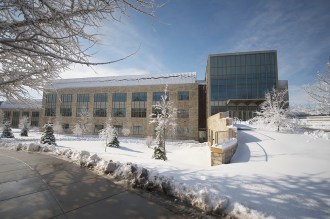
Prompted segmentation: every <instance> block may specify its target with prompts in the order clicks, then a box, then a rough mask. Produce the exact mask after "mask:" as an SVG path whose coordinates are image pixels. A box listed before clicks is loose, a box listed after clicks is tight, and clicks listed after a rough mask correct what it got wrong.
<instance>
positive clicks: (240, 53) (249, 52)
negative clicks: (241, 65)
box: [208, 50, 277, 58]
mask: <svg viewBox="0 0 330 219" xmlns="http://www.w3.org/2000/svg"><path fill="white" fill-rule="evenodd" d="M266 52H267V53H269V52H275V53H277V50H260V51H247V52H229V53H219V54H209V56H208V58H210V57H213V56H228V55H246V54H256V53H266Z"/></svg>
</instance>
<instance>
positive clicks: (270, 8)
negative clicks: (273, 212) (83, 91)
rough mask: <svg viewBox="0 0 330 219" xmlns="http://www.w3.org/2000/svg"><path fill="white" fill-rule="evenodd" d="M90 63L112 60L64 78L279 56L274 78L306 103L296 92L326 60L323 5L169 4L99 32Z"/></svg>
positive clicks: (180, 0)
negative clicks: (241, 55) (247, 55)
mask: <svg viewBox="0 0 330 219" xmlns="http://www.w3.org/2000/svg"><path fill="white" fill-rule="evenodd" d="M98 32H99V34H101V36H100V40H101V41H100V42H101V44H100V45H98V46H97V47H95V48H93V52H96V54H95V56H94V58H93V60H94V61H107V60H109V59H118V58H122V57H124V56H127V55H128V54H130V53H132V52H134V51H136V50H137V49H138V48H139V50H138V52H137V53H136V54H135V55H134V56H132V57H130V58H128V59H126V60H124V61H121V62H118V63H115V64H112V65H107V66H100V67H95V68H94V69H95V71H96V73H95V72H94V71H92V70H91V69H90V68H84V67H81V66H72V69H71V70H70V71H67V72H65V73H63V74H62V77H63V78H72V77H95V76H110V75H132V74H145V73H171V72H189V71H195V72H197V77H198V79H204V77H205V67H206V61H207V57H208V55H209V54H217V53H228V52H244V51H256V50H273V49H276V50H277V54H278V68H279V79H286V80H289V92H290V102H291V103H296V104H302V103H305V102H306V101H307V96H306V95H305V93H304V91H303V90H302V87H303V86H305V85H307V84H311V83H313V82H314V77H315V75H316V73H317V72H318V71H320V72H326V63H327V62H328V57H329V55H330V1H329V0H324V1H323V0H313V1H310V0H308V1H303V0H298V1H294V0H286V1H281V0H276V1H266V0H261V1H253V0H248V1H247V0H228V1H222V0H169V1H167V2H166V4H165V5H164V6H163V7H161V8H159V9H158V10H157V11H156V17H155V18H151V17H146V16H142V15H139V14H137V13H134V12H130V13H129V16H128V17H127V16H121V22H113V21H107V22H105V23H104V26H102V27H101V28H99V30H98Z"/></svg>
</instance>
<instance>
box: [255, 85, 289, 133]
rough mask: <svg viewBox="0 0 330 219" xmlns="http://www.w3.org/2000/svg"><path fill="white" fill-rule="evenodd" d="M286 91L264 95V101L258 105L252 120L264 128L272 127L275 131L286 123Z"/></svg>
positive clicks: (270, 92)
mask: <svg viewBox="0 0 330 219" xmlns="http://www.w3.org/2000/svg"><path fill="white" fill-rule="evenodd" d="M287 92H288V91H287V90H280V91H278V90H276V89H275V88H273V89H272V90H271V91H269V92H266V93H265V101H264V102H263V103H262V104H261V105H260V111H258V112H256V113H257V116H256V117H255V118H254V119H253V120H252V121H254V122H256V123H259V124H260V123H262V125H264V126H274V127H276V129H277V131H279V130H280V127H282V126H285V124H286V122H287V119H288V117H287V112H288V110H287V104H288V101H287Z"/></svg>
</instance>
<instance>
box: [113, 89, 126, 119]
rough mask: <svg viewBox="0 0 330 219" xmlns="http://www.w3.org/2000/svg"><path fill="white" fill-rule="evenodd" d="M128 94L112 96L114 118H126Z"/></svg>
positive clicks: (114, 94)
mask: <svg viewBox="0 0 330 219" xmlns="http://www.w3.org/2000/svg"><path fill="white" fill-rule="evenodd" d="M126 98H127V94H126V93H113V94H112V116H113V117H125V116H126Z"/></svg>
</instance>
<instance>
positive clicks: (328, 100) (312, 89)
mask: <svg viewBox="0 0 330 219" xmlns="http://www.w3.org/2000/svg"><path fill="white" fill-rule="evenodd" d="M328 68H329V70H328V73H327V74H320V73H318V74H317V75H316V83H315V84H314V85H310V86H307V87H305V91H306V92H307V94H308V95H309V96H310V97H311V98H312V99H313V100H314V101H315V103H316V104H317V107H318V108H319V109H320V111H321V112H322V113H324V114H328V115H329V114H330V60H329V63H328Z"/></svg>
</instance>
